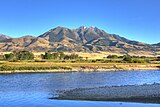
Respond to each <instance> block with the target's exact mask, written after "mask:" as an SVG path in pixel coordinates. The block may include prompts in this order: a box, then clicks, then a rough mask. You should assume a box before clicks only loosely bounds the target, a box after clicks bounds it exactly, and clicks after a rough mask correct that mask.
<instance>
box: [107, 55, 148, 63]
mask: <svg viewBox="0 0 160 107" xmlns="http://www.w3.org/2000/svg"><path fill="white" fill-rule="evenodd" d="M107 58H109V59H118V58H119V59H122V62H126V63H145V62H147V61H146V60H144V59H145V58H146V56H130V55H124V56H117V55H108V56H107Z"/></svg>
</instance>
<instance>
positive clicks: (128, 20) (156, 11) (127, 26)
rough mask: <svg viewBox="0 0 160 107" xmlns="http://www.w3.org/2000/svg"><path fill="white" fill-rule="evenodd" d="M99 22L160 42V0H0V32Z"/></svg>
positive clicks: (16, 34) (113, 30) (116, 30)
mask: <svg viewBox="0 0 160 107" xmlns="http://www.w3.org/2000/svg"><path fill="white" fill-rule="evenodd" d="M82 25H83V26H87V27H89V26H97V27H99V28H101V29H104V30H105V31H106V32H108V33H115V34H119V35H121V36H123V37H126V38H128V39H132V40H138V41H141V42H145V43H158V42H160V0H1V1H0V33H2V34H6V35H9V36H13V37H20V36H24V35H33V36H39V35H40V34H43V33H44V32H46V31H48V30H49V29H52V28H55V27H57V26H64V27H69V28H77V27H79V26H82Z"/></svg>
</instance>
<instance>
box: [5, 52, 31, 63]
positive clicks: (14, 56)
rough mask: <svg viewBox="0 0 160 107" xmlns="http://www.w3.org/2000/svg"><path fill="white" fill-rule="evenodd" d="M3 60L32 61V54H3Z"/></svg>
mask: <svg viewBox="0 0 160 107" xmlns="http://www.w3.org/2000/svg"><path fill="white" fill-rule="evenodd" d="M4 58H5V59H6V60H9V61H16V60H32V59H34V54H33V53H32V52H29V51H18V52H13V53H10V54H5V55H4Z"/></svg>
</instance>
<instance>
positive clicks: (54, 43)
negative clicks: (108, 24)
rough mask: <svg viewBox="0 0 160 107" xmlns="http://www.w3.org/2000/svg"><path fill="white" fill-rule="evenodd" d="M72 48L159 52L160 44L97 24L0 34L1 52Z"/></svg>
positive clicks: (81, 49) (75, 50)
mask: <svg viewBox="0 0 160 107" xmlns="http://www.w3.org/2000/svg"><path fill="white" fill-rule="evenodd" d="M16 50H32V51H36V52H37V51H38V52H42V51H48V50H51V51H72V52H82V51H83V52H90V51H93V52H97V51H107V52H115V53H129V52H137V51H144V52H157V51H160V43H159V44H154V45H151V44H145V43H142V42H138V41H133V40H128V39H126V38H124V37H121V36H119V35H116V34H109V33H107V32H105V31H104V30H101V29H99V28H97V27H89V28H87V27H84V26H81V27H80V28H77V29H69V28H65V27H56V28H54V29H51V30H49V31H47V32H45V33H44V34H42V35H40V36H38V37H33V36H23V37H20V38H11V37H8V36H5V35H0V51H16Z"/></svg>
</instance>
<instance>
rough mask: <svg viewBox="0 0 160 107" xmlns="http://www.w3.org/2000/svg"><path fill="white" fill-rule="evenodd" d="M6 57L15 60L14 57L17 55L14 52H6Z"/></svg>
mask: <svg viewBox="0 0 160 107" xmlns="http://www.w3.org/2000/svg"><path fill="white" fill-rule="evenodd" d="M4 57H5V59H6V60H14V59H16V55H15V54H13V53H10V54H5V55H4Z"/></svg>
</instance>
